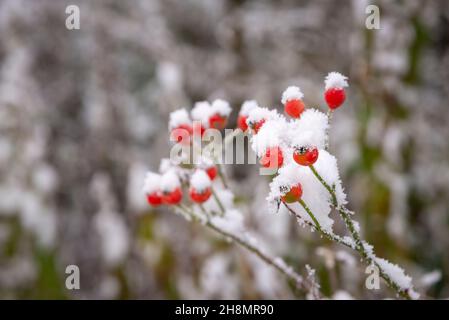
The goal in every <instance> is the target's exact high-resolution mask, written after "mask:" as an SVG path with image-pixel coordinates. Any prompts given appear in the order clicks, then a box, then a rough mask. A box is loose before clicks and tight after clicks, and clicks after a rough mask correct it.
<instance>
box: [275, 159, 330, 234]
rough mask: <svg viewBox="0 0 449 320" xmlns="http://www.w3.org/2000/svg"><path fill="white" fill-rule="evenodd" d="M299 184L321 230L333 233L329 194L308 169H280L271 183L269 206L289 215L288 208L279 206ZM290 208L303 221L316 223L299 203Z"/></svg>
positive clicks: (292, 165) (295, 167) (293, 167)
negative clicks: (294, 186)
mask: <svg viewBox="0 0 449 320" xmlns="http://www.w3.org/2000/svg"><path fill="white" fill-rule="evenodd" d="M323 152H325V151H323ZM320 158H321V157H320ZM320 158H318V161H320ZM318 161H317V162H318ZM298 182H299V183H301V186H302V190H303V193H302V196H301V199H302V200H303V201H304V202H305V203H306V204H307V206H308V207H309V208H310V210H311V211H312V212H313V213H314V215H315V218H316V219H317V220H318V222H319V224H320V226H321V228H322V229H323V230H326V231H328V232H331V231H332V225H333V223H334V221H333V220H332V218H331V217H330V216H329V214H330V211H331V207H330V203H329V193H328V191H327V190H326V189H325V188H324V187H323V185H322V184H321V183H320V182H319V181H318V179H316V177H315V176H314V175H313V173H312V171H311V170H310V169H309V168H307V167H304V166H298V165H297V164H295V163H290V164H289V165H286V166H284V167H282V168H281V169H279V171H278V176H277V177H276V178H275V179H273V181H272V182H271V183H270V193H269V195H268V197H267V201H268V204H269V206H270V207H271V208H272V209H274V210H275V211H278V210H279V211H280V212H284V213H287V214H288V213H289V212H288V209H287V207H286V206H285V205H284V204H281V205H280V206H278V204H279V201H280V198H281V197H282V196H283V195H284V193H285V192H287V191H288V189H289V188H291V186H293V185H295V184H297V183H298ZM286 187H287V188H286ZM288 206H289V208H291V209H292V210H294V211H295V212H296V213H298V215H299V216H300V217H301V218H302V220H304V221H307V222H309V223H312V224H313V223H314V222H313V220H312V218H311V217H310V216H309V214H308V213H307V212H306V211H305V209H304V208H303V207H302V206H301V205H300V204H299V203H290V204H288ZM277 208H279V209H277Z"/></svg>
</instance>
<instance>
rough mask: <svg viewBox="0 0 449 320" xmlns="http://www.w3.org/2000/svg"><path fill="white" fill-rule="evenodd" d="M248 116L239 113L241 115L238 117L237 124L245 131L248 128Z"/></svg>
mask: <svg viewBox="0 0 449 320" xmlns="http://www.w3.org/2000/svg"><path fill="white" fill-rule="evenodd" d="M247 118H248V117H245V116H244V115H239V117H238V118H237V125H238V127H239V128H240V130H242V131H243V132H245V131H246V130H247V129H248V125H247V124H246V119H247Z"/></svg>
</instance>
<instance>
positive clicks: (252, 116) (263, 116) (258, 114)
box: [246, 107, 271, 134]
mask: <svg viewBox="0 0 449 320" xmlns="http://www.w3.org/2000/svg"><path fill="white" fill-rule="evenodd" d="M270 117H271V112H270V110H268V109H267V108H260V107H256V108H252V109H251V110H250V111H249V113H248V117H247V119H246V124H247V125H248V127H249V128H250V129H251V130H252V132H253V133H254V134H257V133H258V132H259V130H260V129H261V128H262V126H263V125H264V124H265V122H266V121H267V120H268V119H270Z"/></svg>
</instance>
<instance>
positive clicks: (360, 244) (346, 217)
mask: <svg viewBox="0 0 449 320" xmlns="http://www.w3.org/2000/svg"><path fill="white" fill-rule="evenodd" d="M310 169H311V170H312V172H313V174H314V175H315V177H316V178H317V179H318V180H319V181H320V182H321V184H322V185H323V186H324V187H325V188H326V189H327V191H328V192H329V194H330V196H331V202H332V205H333V206H334V207H335V208H336V209H337V211H338V213H339V214H340V217H341V218H342V220H343V222H344V223H345V225H346V227H347V228H348V230H349V232H350V234H351V236H352V238H353V239H354V242H355V247H354V248H353V249H355V250H356V251H357V252H358V253H359V254H360V256H361V257H362V258H363V259H364V260H365V261H366V262H368V263H369V264H373V265H375V266H376V267H377V268H378V269H379V274H380V276H381V277H382V278H383V279H384V280H385V282H387V284H388V285H389V286H390V287H391V288H393V289H394V290H395V291H396V292H397V293H398V294H399V295H400V296H402V297H403V298H405V299H411V298H412V297H411V296H410V294H409V292H408V291H407V290H403V289H402V288H401V287H400V286H399V285H398V284H397V283H396V282H394V281H393V279H391V277H390V276H389V275H388V274H386V272H385V271H384V270H383V269H382V268H381V266H380V265H379V264H378V263H377V262H376V260H375V259H374V257H373V255H372V254H371V253H370V252H368V251H367V249H366V245H365V244H366V242H364V241H362V239H361V237H360V233H359V231H358V230H357V228H356V227H355V226H354V222H353V220H352V218H351V216H350V215H351V213H350V211H349V210H348V209H347V208H346V207H345V206H343V205H339V204H338V201H337V195H336V193H335V190H334V189H333V188H331V187H330V186H329V184H328V183H327V182H326V181H324V179H323V177H321V175H320V174H319V173H318V171H316V169H315V167H314V166H313V165H311V166H310Z"/></svg>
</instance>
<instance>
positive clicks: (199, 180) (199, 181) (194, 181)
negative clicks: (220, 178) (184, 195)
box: [190, 170, 212, 192]
mask: <svg viewBox="0 0 449 320" xmlns="http://www.w3.org/2000/svg"><path fill="white" fill-rule="evenodd" d="M211 185H212V182H211V181H210V178H209V176H208V175H207V173H206V172H205V171H204V170H196V171H195V173H194V174H192V177H191V178H190V186H191V187H192V188H194V189H195V190H196V191H198V192H201V191H204V190H206V189H207V188H210V187H211Z"/></svg>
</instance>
